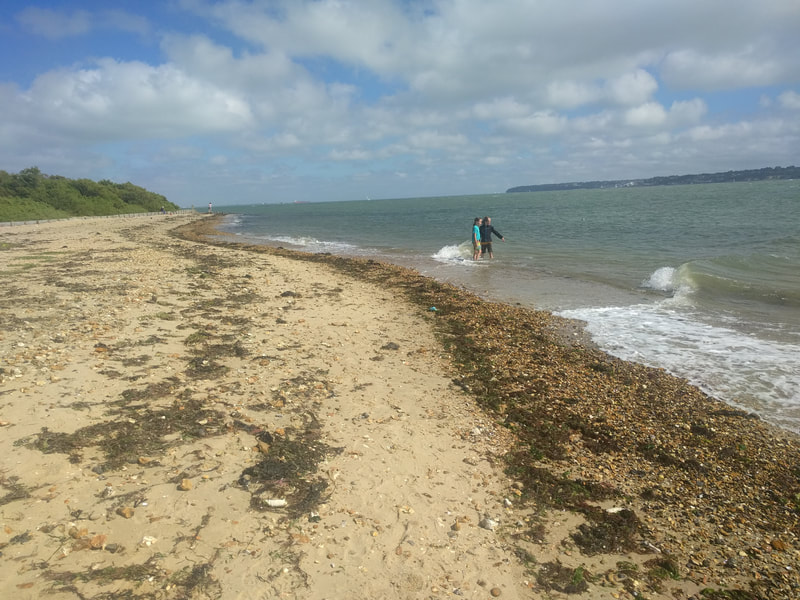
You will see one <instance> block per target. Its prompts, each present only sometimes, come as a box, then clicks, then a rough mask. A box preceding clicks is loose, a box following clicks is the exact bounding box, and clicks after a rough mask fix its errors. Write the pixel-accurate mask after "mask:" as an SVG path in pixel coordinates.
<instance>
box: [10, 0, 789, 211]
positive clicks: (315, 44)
mask: <svg viewBox="0 0 800 600" xmlns="http://www.w3.org/2000/svg"><path fill="white" fill-rule="evenodd" d="M0 55H2V57H3V59H2V61H0V170H4V171H7V172H9V173H16V172H19V171H20V170H22V169H25V168H28V167H34V166H35V167H38V168H39V169H40V170H41V171H42V172H43V173H46V174H50V175H62V176H65V177H70V178H88V179H93V180H102V179H109V180H111V181H115V182H118V183H124V182H126V181H130V182H132V183H134V184H136V185H140V186H142V187H145V188H147V189H148V190H151V191H154V192H157V193H160V194H164V195H165V196H167V198H168V199H169V200H170V201H172V202H174V203H176V204H178V205H179V206H183V207H189V206H199V205H205V204H207V203H208V202H213V203H214V204H215V205H217V206H224V205H226V204H228V205H230V204H253V203H262V202H267V203H271V202H293V201H328V200H363V199H365V198H372V199H375V198H405V197H421V196H443V195H461V194H483V193H496V192H503V191H505V190H506V189H507V188H509V187H513V186H519V185H534V184H542V183H560V182H573V181H590V180H617V179H634V178H646V177H654V176H661V175H682V174H690V173H707V172H718V171H728V170H739V169H756V168H762V167H775V166H784V167H785V166H790V165H800V1H798V0H669V1H667V0H314V1H310V0H250V1H245V0H220V1H216V2H215V1H210V0H159V1H157V0H136V1H126V0H119V1H116V2H109V1H108V0H96V1H93V0H72V1H70V2H65V1H60V2H56V1H52V0H50V1H48V0H42V1H40V2H36V1H33V2H22V1H17V0H4V1H3V2H2V6H0Z"/></svg>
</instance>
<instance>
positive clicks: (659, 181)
mask: <svg viewBox="0 0 800 600" xmlns="http://www.w3.org/2000/svg"><path fill="white" fill-rule="evenodd" d="M765 179H800V167H766V168H764V169H750V170H747V171H726V172H725V173H700V174H698V175H669V176H667V177H651V178H650V179H621V180H619V181H577V182H573V183H544V184H540V185H521V186H519V187H512V188H509V189H507V190H506V193H514V192H550V191H553V190H591V189H603V188H620V187H644V186H655V185H689V184H693V183H730V182H736V181H763V180H765Z"/></svg>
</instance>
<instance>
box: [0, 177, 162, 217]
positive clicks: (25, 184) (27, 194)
mask: <svg viewBox="0 0 800 600" xmlns="http://www.w3.org/2000/svg"><path fill="white" fill-rule="evenodd" d="M162 208H163V209H164V210H167V211H173V210H178V206H177V205H175V204H173V203H172V202H169V201H168V200H167V199H166V198H165V197H164V196H162V195H161V194H156V193H154V192H149V191H147V190H146V189H144V188H142V187H139V186H138V185H133V184H132V183H114V182H113V181H109V180H107V179H104V180H102V181H92V180H90V179H68V178H66V177H61V176H60V175H46V174H44V173H42V172H41V171H40V170H39V169H38V168H37V167H29V168H27V169H22V170H21V171H20V172H19V173H7V172H6V171H1V170H0V222H6V221H30V220H36V219H62V218H66V217H88V216H104V215H120V214H129V213H141V212H158V211H160V210H161V209H162Z"/></svg>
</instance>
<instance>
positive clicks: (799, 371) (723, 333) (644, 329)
mask: <svg viewBox="0 0 800 600" xmlns="http://www.w3.org/2000/svg"><path fill="white" fill-rule="evenodd" d="M559 314H560V315H562V316H565V317H569V318H574V319H580V320H582V321H585V322H586V323H587V327H586V329H587V331H588V332H589V333H590V334H591V336H592V338H593V340H594V341H595V342H596V343H597V344H598V345H599V346H600V347H601V348H602V349H603V350H605V351H606V352H609V353H610V354H613V355H614V356H617V357H619V358H622V359H624V360H632V361H636V362H639V363H642V364H645V365H649V366H654V367H662V368H664V369H666V370H667V371H669V372H670V373H673V374H675V375H678V376H680V377H685V378H687V379H688V380H689V381H690V382H691V383H693V384H694V385H697V386H698V387H700V388H701V389H703V390H704V391H706V392H707V393H708V394H710V395H712V396H714V397H716V398H719V399H721V400H724V401H725V402H728V403H729V404H732V405H734V406H738V407H740V408H744V409H745V410H749V411H755V412H758V413H761V414H763V415H764V416H765V417H767V416H771V420H772V421H773V422H775V423H776V424H779V425H782V426H784V427H788V428H790V429H793V430H795V431H800V397H798V395H797V390H799V389H800V365H799V364H798V361H797V356H796V355H797V347H796V346H794V345H791V344H781V343H777V342H772V341H767V340H763V339H759V338H757V337H755V336H750V335H747V334H743V333H741V332H738V331H735V330H733V329H728V328H725V327H719V326H712V325H708V324H705V323H702V322H700V321H697V320H696V319H694V318H692V317H691V316H690V315H688V314H687V313H686V312H685V311H680V312H679V311H677V310H671V308H670V303H668V302H664V303H660V304H653V305H648V304H642V305H635V306H624V307H607V308H582V309H576V310H567V311H562V312H560V313H559ZM743 390H744V391H743Z"/></svg>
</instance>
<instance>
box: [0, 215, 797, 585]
mask: <svg viewBox="0 0 800 600" xmlns="http://www.w3.org/2000/svg"><path fill="white" fill-rule="evenodd" d="M198 218H199V219H204V218H205V217H203V216H188V215H167V216H153V217H141V218H133V219H131V218H127V219H123V218H111V219H82V220H69V221H64V222H57V223H47V224H42V225H24V226H19V227H9V228H3V229H2V230H0V280H1V281H2V283H3V286H2V292H0V319H1V320H0V361H1V362H0V432H2V436H0V453H2V456H3V459H2V463H0V521H2V526H3V531H2V533H0V552H1V553H2V554H1V555H0V597H3V598H6V597H7V598H12V597H13V598H41V597H49V598H55V599H61V598H87V599H89V598H91V599H101V598H225V599H227V598H242V599H250V598H253V599H256V598H258V599H261V598H264V599H266V598H304V599H305V598H308V599H324V598H328V599H337V598H364V599H367V598H370V599H373V598H444V597H460V598H491V597H501V598H564V597H568V595H567V594H566V592H567V591H569V590H570V580H574V583H575V588H576V589H578V590H581V589H584V590H585V589H586V585H587V584H586V582H585V581H584V580H583V579H582V577H581V574H582V573H583V572H584V569H585V572H586V573H593V574H594V575H595V576H594V577H592V578H590V583H589V587H588V591H584V592H583V593H582V594H580V596H579V597H582V598H592V599H594V598H599V599H611V598H615V599H618V598H623V599H625V598H687V597H689V596H691V595H692V594H696V593H698V592H699V590H701V589H703V588H704V587H707V584H712V583H719V581H718V582H713V581H709V575H708V574H713V573H718V572H722V571H725V569H724V568H723V566H722V565H717V566H718V568H719V569H722V571H715V570H714V568H715V566H714V565H713V564H711V562H714V563H715V564H716V562H717V561H716V560H714V561H711V562H709V564H708V565H705V564H702V565H701V564H700V562H699V561H698V562H697V566H696V567H692V565H691V563H689V564H688V566H689V567H690V568H691V569H694V570H696V571H697V573H701V574H699V575H698V574H695V575H692V576H690V577H679V578H677V579H674V580H672V579H670V577H666V578H665V580H664V582H663V583H658V585H657V586H656V587H653V585H650V586H649V587H647V588H644V587H642V588H640V587H639V586H640V583H639V581H638V575H637V576H636V577H637V579H635V578H634V576H633V574H634V573H637V572H638V571H637V570H638V569H640V568H641V565H643V564H646V562H645V561H647V560H648V559H653V556H654V553H656V552H657V550H652V551H651V550H648V549H646V548H645V550H644V552H651V554H650V555H649V556H648V555H645V556H642V555H640V554H639V553H607V554H593V555H583V554H581V552H580V550H579V549H578V548H577V547H576V545H575V543H574V542H572V541H571V539H572V538H571V536H574V534H575V532H576V531H577V528H578V527H579V525H580V524H582V523H584V522H585V518H584V516H582V515H580V514H579V513H577V512H575V511H566V510H564V511H560V510H553V509H552V508H550V509H548V510H544V509H537V507H536V506H529V507H528V508H527V509H525V510H523V509H522V506H521V501H519V502H518V497H520V496H522V495H523V493H522V492H521V490H522V489H523V488H522V486H521V485H520V482H519V481H513V480H511V479H509V478H508V477H507V476H506V475H504V472H503V468H504V454H505V453H507V452H511V451H514V450H516V449H515V448H514V439H513V438H512V431H510V430H509V428H503V427H498V426H497V425H496V421H497V418H496V416H495V417H492V416H490V415H489V414H488V413H484V412H483V411H482V410H481V409H479V408H478V405H477V404H476V402H475V395H474V394H473V393H472V392H471V391H470V390H469V389H468V386H465V385H464V384H463V382H462V383H459V381H460V380H459V377H458V376H455V377H454V375H453V364H452V362H453V358H452V356H450V354H448V352H447V351H446V350H445V346H443V345H442V343H441V341H440V340H438V339H437V338H436V337H435V335H434V328H433V326H432V323H431V321H432V319H434V318H435V316H436V315H435V313H433V312H430V311H427V310H425V309H424V308H421V307H420V306H419V304H416V305H415V304H413V303H410V302H408V301H406V300H404V299H403V298H402V297H400V296H399V295H398V294H397V291H396V290H393V289H392V288H391V287H385V286H380V285H376V284H375V283H369V282H367V281H365V280H363V279H359V278H354V277H351V276H349V275H347V274H346V273H342V272H341V271H337V270H335V269H332V268H330V266H328V265H325V264H315V263H313V262H307V261H298V260H292V259H291V258H288V257H284V256H280V253H277V254H275V253H261V252H253V251H250V250H248V249H247V248H245V247H237V246H235V245H223V246H213V245H209V244H203V243H198V242H193V241H187V240H185V239H180V238H177V237H175V236H172V235H170V234H169V233H168V232H169V231H170V230H171V229H173V228H175V227H177V226H178V225H181V224H182V223H186V222H187V221H189V220H191V219H198ZM554 323H555V324H556V325H558V322H557V321H554ZM558 328H559V329H560V330H561V336H562V338H563V337H564V336H567V337H570V338H573V337H575V338H576V339H577V338H578V337H579V336H576V335H575V334H576V333H578V332H576V331H574V330H572V329H570V327H569V324H565V323H561V324H560V325H559V326H558ZM579 345H580V344H579ZM603 364H605V363H603ZM601 366H602V365H601ZM596 367H597V364H593V367H592V368H593V369H594V368H596ZM498 368H499V367H498ZM542 368H543V371H542V373H545V372H546V368H548V367H547V366H546V365H544V366H543V367H542ZM558 368H559V369H561V367H558ZM603 368H605V367H603ZM600 370H601V371H602V370H603V369H600ZM562 375H563V376H562ZM558 376H559V377H560V378H561V381H562V382H565V383H566V382H569V381H570V379H569V376H568V374H566V373H562V374H561V375H558ZM601 376H603V373H602V372H601V373H600V374H599V375H598V377H601ZM648 376H649V375H648ZM681 393H683V392H681ZM739 420H741V419H739ZM512 424H513V423H512ZM687 427H688V425H687ZM693 427H694V425H693ZM652 431H656V430H652ZM656 433H657V432H656ZM573 437H574V436H573ZM570 439H572V438H570ZM587 439H588V438H587ZM654 439H655V437H654ZM791 443H792V444H795V442H794V441H792V442H791ZM573 445H574V446H575V447H576V450H575V456H574V457H573V458H571V459H570V460H569V461H566V462H563V464H562V466H559V467H558V468H559V469H563V465H564V464H566V468H567V470H570V469H573V468H574V469H576V470H580V471H581V473H583V475H584V476H585V477H595V478H596V479H597V480H598V481H600V482H602V479H603V477H606V478H607V479H608V480H609V481H610V480H611V471H610V470H608V469H607V467H605V466H596V465H595V466H594V467H591V466H589V462H590V461H589V458H586V456H589V454H585V455H583V454H580V452H579V451H581V452H582V451H583V450H581V449H580V448H578V444H577V443H575V444H573ZM787 448H789V446H787ZM790 449H791V451H792V452H794V451H795V450H796V446H795V445H792V446H791V448H790ZM788 451H789V450H787V452H788ZM592 456H594V455H592ZM602 456H605V457H606V458H603V460H624V453H623V454H620V456H619V457H615V456H613V455H612V457H611V458H610V459H609V458H607V456H608V455H605V454H604V455H602ZM592 460H594V459H592ZM603 464H605V463H603ZM569 465H572V466H569ZM636 465H637V466H638V463H636ZM642 468H644V467H642ZM658 468H659V469H660V468H661V466H658ZM667 468H673V465H666V466H664V469H667ZM606 471H608V472H607V473H606ZM622 474H623V471H622V470H620V471H619V475H620V476H622ZM565 477H566V476H565ZM624 482H625V479H623V480H621V481H620V482H617V485H619V486H621V488H625V485H626V484H625V483H624ZM645 483H646V482H645ZM664 486H666V483H664V485H663V486H662V488H663V489H664V491H663V495H662V496H661V498H662V504H664V503H665V502H666V500H665V498H666V497H667V496H668V494H667V491H666V488H664ZM657 488H658V485H656V486H655V488H648V489H649V490H650V491H651V492H652V490H653V489H657ZM530 491H531V490H528V489H526V490H525V493H526V494H529V493H530ZM640 491H641V490H634V488H633V485H632V484H631V486H630V490H629V491H628V492H626V493H627V494H629V496H628V501H630V502H632V503H636V502H634V500H635V498H634V497H633V494H638V493H639V492H640ZM687 493H688V492H687ZM619 502H620V500H610V501H608V502H601V503H599V505H598V508H597V509H596V510H607V509H611V511H612V513H609V514H616V513H614V512H613V511H616V510H618V509H619V508H620V506H619ZM626 502H627V501H626ZM637 502H638V504H637V510H639V509H641V510H645V509H648V508H649V509H651V512H650V513H649V515H650V516H649V517H648V519H649V521H650V523H651V524H650V531H651V534H652V536H651V537H652V539H657V538H658V539H661V540H663V541H664V543H665V544H670V543H671V544H672V545H673V546H674V547H676V548H677V547H678V543H680V547H681V548H683V545H684V542H686V552H687V553H689V552H691V554H687V555H686V556H692V557H697V556H701V555H702V554H701V552H700V551H701V550H702V551H705V550H707V549H708V548H710V547H711V545H712V544H713V543H716V542H713V541H712V540H710V539H705V538H703V539H700V537H702V536H695V537H694V538H693V537H692V535H691V532H690V533H688V534H687V533H685V531H684V533H680V531H681V529H680V527H679V526H678V525H677V524H675V525H674V527H671V526H670V525H669V523H668V521H669V522H672V519H673V517H674V515H675V514H681V512H683V511H684V509H683V507H682V505H681V510H680V511H679V512H677V513H676V512H671V511H672V509H673V508H674V507H673V505H668V504H664V506H662V509H665V510H661V509H658V501H656V502H651V503H650V505H647V503H643V501H637ZM695 502H696V503H697V502H700V501H697V500H695ZM653 505H655V507H656V510H653ZM712 509H713V507H712ZM592 510H595V509H592ZM711 512H713V510H712V511H711ZM662 513H663V514H662ZM696 514H697V515H699V514H700V513H699V512H697V513H696ZM659 519H661V520H660V521H659ZM698 519H699V516H698ZM695 520H696V522H698V523H699V521H698V520H697V519H695ZM704 523H705V521H704ZM698 527H699V526H698ZM726 527H732V526H729V525H727V524H726ZM685 529H688V530H691V529H692V525H691V523H688V524H687V525H686V526H685V527H684V530H685ZM531 531H539V532H540V533H541V537H540V538H539V539H537V540H536V543H535V544H533V545H531V544H527V545H525V546H524V548H525V549H524V550H523V546H522V545H521V543H520V534H521V532H527V534H530V532H531ZM697 531H700V529H698V530H697ZM664 532H668V533H664ZM527 534H526V535H527ZM679 535H681V536H684V537H680V539H678V537H677V536H679ZM792 535H794V534H792ZM527 538H530V535H527ZM527 538H526V539H527ZM760 539H766V538H760ZM776 539H777V537H776ZM792 539H794V538H793V537H792ZM528 541H530V540H528ZM648 543H649V542H648ZM690 543H691V547H689V544H690ZM751 543H755V542H751ZM763 543H764V544H766V545H767V546H769V544H768V540H767V542H763ZM781 543H783V542H781ZM732 548H733V550H734V551H735V550H736V549H737V547H736V546H732ZM743 548H744V546H743ZM767 550H769V551H770V552H771V551H772V550H775V552H776V554H779V556H777V558H778V559H781V560H785V561H786V563H785V564H786V565H787V568H789V569H790V570H791V568H792V566H793V565H796V564H797V552H796V551H795V550H794V549H793V548H790V547H783V548H778V547H777V546H775V544H774V543H773V547H772V548H767ZM748 551H749V550H748ZM742 552H744V551H743V550H742ZM705 555H707V556H713V553H712V552H710V551H709V552H708V553H707V554H705ZM783 557H786V558H785V559H784V558H783ZM680 558H681V559H684V558H685V557H684V556H681V557H680ZM690 560H694V558H692V559H690ZM770 560H773V559H772V558H770ZM770 564H772V563H770ZM775 564H777V563H775ZM780 564H781V565H782V564H784V563H780ZM773 566H774V565H773ZM681 568H682V569H683V566H682V567H681ZM776 568H778V569H780V568H782V567H781V566H780V565H778V566H777V567H776ZM652 571H653V569H651V575H652ZM661 571H664V569H663V568H661ZM728 571H730V569H729V570H728ZM728 571H726V573H727V572H728ZM703 572H705V573H706V575H702V573H703ZM684 573H685V571H683V570H682V575H683V574H684ZM726 577H727V576H726ZM748 577H750V574H748V573H745V572H743V573H740V574H739V576H738V578H737V577H736V576H731V577H727V583H726V585H729V586H732V587H731V589H733V584H734V583H737V582H738V583H740V584H742V583H743V582H746V581H747V579H748ZM718 579H719V580H720V581H724V579H725V578H722V577H719V578H718ZM651 580H652V577H651ZM781 585H783V584H781ZM787 585H788V584H787ZM792 585H793V584H792ZM775 589H778V588H775ZM572 597H577V596H575V595H572ZM709 597H711V596H709ZM722 597H723V596H716V598H722ZM732 597H733V596H731V598H732ZM751 597H755V596H746V595H742V596H736V598H743V599H744V598H751ZM770 597H780V596H770Z"/></svg>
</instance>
